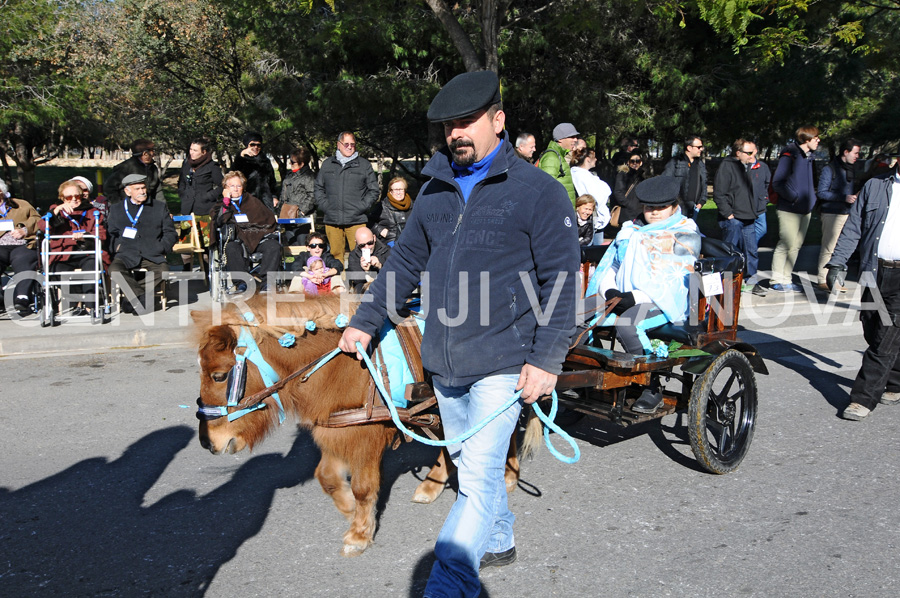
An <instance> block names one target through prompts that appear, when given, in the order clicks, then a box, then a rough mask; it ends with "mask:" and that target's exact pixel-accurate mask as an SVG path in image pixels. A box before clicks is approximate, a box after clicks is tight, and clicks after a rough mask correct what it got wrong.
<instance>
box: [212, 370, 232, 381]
mask: <svg viewBox="0 0 900 598" xmlns="http://www.w3.org/2000/svg"><path fill="white" fill-rule="evenodd" d="M212 379H213V380H215V381H216V382H225V380H227V379H228V374H227V373H225V372H213V375H212Z"/></svg>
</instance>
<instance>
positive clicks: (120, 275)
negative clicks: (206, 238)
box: [108, 174, 177, 312]
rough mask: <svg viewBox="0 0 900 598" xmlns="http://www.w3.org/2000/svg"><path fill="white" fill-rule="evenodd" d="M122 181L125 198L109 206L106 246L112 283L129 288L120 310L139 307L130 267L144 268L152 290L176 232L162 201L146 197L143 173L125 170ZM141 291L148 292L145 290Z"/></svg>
mask: <svg viewBox="0 0 900 598" xmlns="http://www.w3.org/2000/svg"><path fill="white" fill-rule="evenodd" d="M122 184H123V191H124V192H125V196H126V198H127V199H126V200H125V201H123V202H121V203H118V204H116V205H114V206H112V207H111V208H110V210H109V222H108V234H109V247H110V253H111V254H112V256H113V260H112V264H110V267H109V273H110V277H111V278H112V280H113V282H114V283H115V284H116V286H118V287H122V286H123V285H124V286H127V287H128V291H130V293H129V292H128V291H126V296H125V299H126V301H125V304H124V305H123V308H124V310H125V311H127V312H131V311H134V310H137V311H142V307H141V306H140V301H139V300H138V299H137V296H138V293H139V292H140V290H141V289H140V287H139V285H138V283H137V280H135V277H134V270H137V269H140V268H145V269H146V270H147V277H146V278H145V281H147V280H150V281H153V282H154V283H155V284H154V290H155V289H156V287H158V286H159V285H160V284H162V281H163V278H164V276H165V275H166V273H167V272H168V271H169V265H168V264H167V263H166V252H168V251H171V249H172V246H173V245H174V244H175V240H176V239H177V235H176V234H175V226H174V225H173V224H172V215H171V214H169V208H168V207H167V206H166V202H165V201H160V200H158V199H150V198H149V197H148V194H147V185H146V178H145V177H144V176H142V175H139V174H129V175H128V176H126V177H125V178H124V179H123V180H122ZM145 292H146V293H147V295H148V296H149V295H150V291H149V290H145Z"/></svg>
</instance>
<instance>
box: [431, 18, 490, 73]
mask: <svg viewBox="0 0 900 598" xmlns="http://www.w3.org/2000/svg"><path fill="white" fill-rule="evenodd" d="M425 2H426V3H427V4H428V6H429V8H431V11H432V12H433V13H434V16H436V17H437V20H438V21H439V22H440V24H441V26H442V27H443V28H444V31H446V32H447V35H449V36H450V42H451V43H452V44H453V47H454V48H456V51H457V52H459V55H460V57H461V58H462V61H463V64H464V65H465V67H466V71H468V72H472V71H480V70H482V69H483V68H484V60H483V59H482V57H481V56H479V55H478V51H477V50H476V49H475V46H474V45H472V40H471V39H469V35H468V34H467V33H466V32H465V30H464V29H463V28H462V25H460V24H459V21H458V20H457V19H456V17H455V16H454V15H453V12H452V11H451V10H450V7H449V6H447V2H446V1H445V0H425ZM483 20H484V17H483V16H482V22H483ZM495 38H496V36H495ZM494 71H495V72H496V69H494Z"/></svg>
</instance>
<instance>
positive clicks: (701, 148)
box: [688, 145, 706, 150]
mask: <svg viewBox="0 0 900 598" xmlns="http://www.w3.org/2000/svg"><path fill="white" fill-rule="evenodd" d="M688 147H692V148H694V149H698V150H704V149H706V147H705V146H702V145H689V146H688Z"/></svg>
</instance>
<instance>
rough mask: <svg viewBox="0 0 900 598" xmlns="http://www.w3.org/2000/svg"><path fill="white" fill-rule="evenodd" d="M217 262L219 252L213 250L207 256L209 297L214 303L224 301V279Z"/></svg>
mask: <svg viewBox="0 0 900 598" xmlns="http://www.w3.org/2000/svg"><path fill="white" fill-rule="evenodd" d="M219 261H220V260H219V250H218V249H213V250H212V251H211V252H210V254H209V296H210V298H211V299H212V300H213V301H216V302H221V301H224V299H225V281H226V277H225V275H224V272H222V264H220V263H219Z"/></svg>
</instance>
